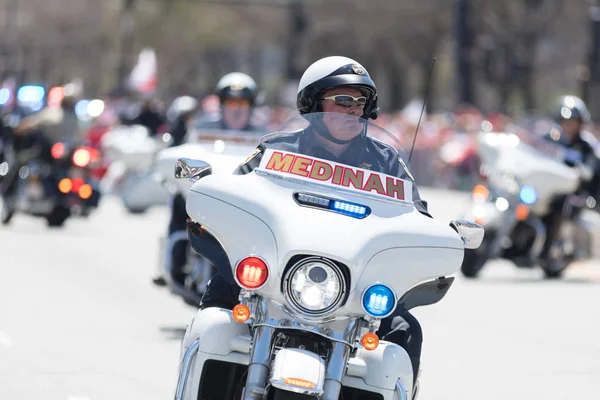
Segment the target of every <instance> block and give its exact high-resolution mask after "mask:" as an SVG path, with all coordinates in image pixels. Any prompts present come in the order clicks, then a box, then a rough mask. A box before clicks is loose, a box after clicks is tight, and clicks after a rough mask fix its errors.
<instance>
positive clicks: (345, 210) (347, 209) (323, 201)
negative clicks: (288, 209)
mask: <svg viewBox="0 0 600 400" xmlns="http://www.w3.org/2000/svg"><path fill="white" fill-rule="evenodd" d="M294 197H295V198H296V202H298V204H300V205H303V206H310V207H315V208H322V209H324V210H329V211H332V212H335V213H338V214H343V215H346V216H348V217H353V218H358V219H363V218H365V217H366V216H368V215H369V214H371V209H370V208H369V207H367V206H363V205H361V204H356V203H350V202H348V201H342V200H334V199H329V198H327V197H322V196H318V195H314V194H308V193H296V194H295V195H294Z"/></svg>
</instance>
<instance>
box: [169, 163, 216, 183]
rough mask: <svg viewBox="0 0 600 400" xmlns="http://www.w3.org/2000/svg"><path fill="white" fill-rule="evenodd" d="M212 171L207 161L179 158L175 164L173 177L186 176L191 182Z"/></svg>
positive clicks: (180, 177)
mask: <svg viewBox="0 0 600 400" xmlns="http://www.w3.org/2000/svg"><path fill="white" fill-rule="evenodd" d="M211 173H212V167H211V166H210V164H209V163H207V162H204V161H201V160H192V159H191V158H180V159H178V160H177V163H176V164H175V178H177V179H182V178H188V179H189V180H190V181H191V182H196V181H197V180H199V179H201V178H204V177H205V176H207V175H210V174H211Z"/></svg>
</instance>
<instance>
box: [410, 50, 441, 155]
mask: <svg viewBox="0 0 600 400" xmlns="http://www.w3.org/2000/svg"><path fill="white" fill-rule="evenodd" d="M434 68H435V57H433V60H431V68H430V69H429V77H428V79H427V87H426V88H425V96H424V97H423V107H422V108H421V115H419V122H417V129H416V130H415V136H414V137H413V142H412V146H411V147H410V154H409V155H408V163H409V164H410V159H411V158H412V153H413V150H414V149H415V142H416V141H417V134H418V133H419V126H420V125H421V118H423V112H424V111H425V105H426V104H427V97H429V88H430V87H431V81H432V80H433V69H434Z"/></svg>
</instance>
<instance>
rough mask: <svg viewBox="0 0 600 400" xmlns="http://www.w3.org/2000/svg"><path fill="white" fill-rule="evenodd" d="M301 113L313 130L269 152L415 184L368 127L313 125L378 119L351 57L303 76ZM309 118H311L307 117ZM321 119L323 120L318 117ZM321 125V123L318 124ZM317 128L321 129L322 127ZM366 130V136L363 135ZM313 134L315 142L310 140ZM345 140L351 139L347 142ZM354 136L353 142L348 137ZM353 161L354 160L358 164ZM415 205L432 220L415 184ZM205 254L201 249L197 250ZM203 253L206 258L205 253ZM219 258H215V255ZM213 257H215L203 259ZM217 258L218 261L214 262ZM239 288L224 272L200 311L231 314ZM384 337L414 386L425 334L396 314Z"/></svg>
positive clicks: (271, 144) (384, 326) (272, 142)
mask: <svg viewBox="0 0 600 400" xmlns="http://www.w3.org/2000/svg"><path fill="white" fill-rule="evenodd" d="M297 108H298V111H299V113H300V114H302V115H305V118H307V119H308V120H309V121H310V122H311V126H310V127H309V128H307V129H305V130H303V131H300V132H299V133H294V134H290V135H283V136H275V137H274V138H273V139H269V140H267V141H266V142H263V143H262V145H265V144H266V147H268V148H273V149H285V150H286V151H292V152H293V151H297V152H299V153H303V154H313V152H314V153H316V154H315V156H318V157H322V158H326V159H328V160H331V161H337V160H339V161H341V162H344V161H343V160H360V162H361V165H360V166H359V165H356V166H357V167H361V168H364V167H365V166H367V167H369V166H370V168H372V169H373V170H377V171H378V172H382V173H386V174H390V175H395V176H398V177H399V178H402V179H410V180H413V179H412V175H411V174H410V172H409V171H408V169H407V167H406V165H405V163H404V161H403V160H402V159H401V157H400V156H399V154H398V152H397V150H396V149H393V148H391V147H389V146H387V145H385V144H383V143H381V142H379V141H375V140H373V139H371V138H370V137H369V136H366V135H364V134H362V133H363V132H364V128H359V129H358V130H357V131H356V132H355V134H353V135H347V133H344V132H338V131H336V130H335V129H324V128H328V124H327V123H326V122H327V121H324V122H325V123H323V124H321V122H323V121H315V120H311V115H310V114H311V113H321V112H324V113H342V114H349V115H351V116H355V117H358V118H361V117H362V118H363V119H364V120H368V119H375V118H377V111H378V105H377V89H376V87H375V83H374V82H373V80H372V79H371V77H370V76H369V74H368V72H367V71H366V69H365V68H364V67H362V66H361V65H360V64H359V63H358V62H356V61H354V60H352V59H350V58H346V57H338V56H334V57H326V58H323V59H321V60H318V61H316V62H315V63H314V64H312V65H311V66H310V67H308V69H307V70H306V71H305V72H304V74H303V76H302V78H301V80H300V84H299V87H298V93H297ZM307 114H308V115H307ZM316 118H317V119H318V118H319V117H318V116H317V117H316ZM315 122H316V123H315ZM317 125H318V126H317ZM361 131H362V132H361ZM306 135H311V136H310V140H305V139H303V138H306ZM343 136H346V137H343ZM348 136H353V137H348ZM308 142H310V143H319V145H320V146H322V147H321V148H310V149H307V148H303V146H306V143H308ZM264 150H265V148H263V146H259V147H258V148H257V149H256V150H255V151H254V153H253V154H252V155H251V156H250V157H249V158H248V159H247V160H246V162H244V163H243V164H242V165H240V167H239V168H238V170H237V171H236V172H235V173H236V174H246V173H249V172H251V171H252V170H253V169H254V168H256V167H257V166H258V165H259V164H260V159H261V157H262V154H263V152H264ZM353 162H354V161H353ZM413 188H414V189H413V200H414V204H415V207H416V208H417V210H418V211H420V212H421V213H423V214H425V215H427V216H428V217H431V216H430V215H429V213H428V211H427V203H426V202H425V201H423V200H421V198H420V196H419V192H418V190H417V187H416V185H413ZM202 237H203V240H205V241H206V244H207V247H206V249H207V253H210V251H211V250H210V249H214V248H215V247H214V246H218V242H217V241H216V239H214V238H213V237H212V236H211V235H209V234H208V233H207V232H205V231H203V233H202ZM198 247H200V248H201V249H202V250H203V249H204V248H205V247H204V246H203V245H202V244H200V246H195V248H198ZM203 254H204V253H203ZM214 254H216V253H214ZM204 255H205V256H207V257H208V258H211V255H210V254H204ZM215 258H217V257H215ZM239 292H240V287H239V286H237V285H236V284H233V285H232V284H230V283H229V282H228V281H227V280H226V279H225V278H224V277H223V276H222V275H221V274H220V273H217V274H216V275H215V276H214V277H213V279H211V281H210V282H209V285H208V287H207V290H206V292H205V294H204V296H203V298H202V304H201V308H202V309H204V308H208V307H222V308H227V309H232V308H233V307H234V306H235V305H236V304H237V302H238V301H237V299H238V295H239ZM379 336H380V337H381V338H382V339H383V340H388V341H390V342H393V343H396V344H398V345H400V346H402V347H404V348H405V349H406V351H407V353H408V354H409V356H410V358H411V361H412V365H413V370H414V377H415V382H416V381H417V374H418V371H419V364H420V356H421V343H422V333H421V326H420V324H419V322H418V321H417V320H416V319H415V317H414V316H412V315H411V314H410V313H409V312H404V313H396V314H393V315H391V316H389V317H387V318H385V319H383V320H382V322H381V326H380V328H379Z"/></svg>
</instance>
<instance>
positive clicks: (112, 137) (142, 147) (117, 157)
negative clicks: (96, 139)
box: [101, 125, 171, 214]
mask: <svg viewBox="0 0 600 400" xmlns="http://www.w3.org/2000/svg"><path fill="white" fill-rule="evenodd" d="M170 140H171V136H170V135H169V134H163V135H162V136H160V137H158V138H153V137H151V136H150V135H149V131H148V129H147V128H146V127H144V126H141V125H132V126H125V125H122V126H119V127H117V128H115V129H113V130H111V131H109V132H107V133H106V134H105V135H104V136H103V137H102V151H103V152H104V154H105V156H106V157H107V158H108V159H109V160H111V164H110V165H109V167H108V170H107V171H106V174H105V176H104V178H103V179H102V182H101V188H102V189H103V192H106V193H108V192H113V191H118V192H119V195H120V197H121V200H122V201H123V205H124V206H125V208H126V209H127V210H128V211H129V212H130V213H132V214H139V213H143V212H145V211H146V210H148V209H149V208H150V207H152V206H154V205H162V204H166V202H167V201H168V198H169V197H168V193H167V192H166V191H165V190H164V188H163V187H162V184H161V181H160V179H158V177H157V176H155V175H153V174H151V173H149V171H150V168H151V167H152V163H153V160H154V157H155V156H156V154H157V153H158V152H159V151H160V150H161V149H164V148H165V147H167V146H168V145H169V143H170Z"/></svg>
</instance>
